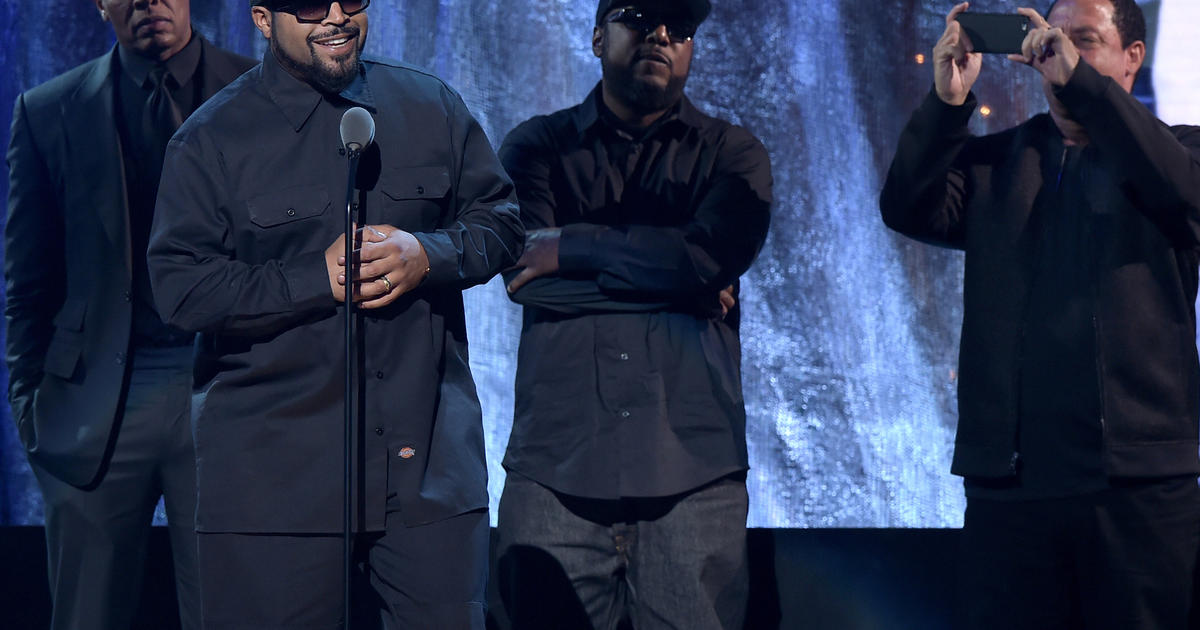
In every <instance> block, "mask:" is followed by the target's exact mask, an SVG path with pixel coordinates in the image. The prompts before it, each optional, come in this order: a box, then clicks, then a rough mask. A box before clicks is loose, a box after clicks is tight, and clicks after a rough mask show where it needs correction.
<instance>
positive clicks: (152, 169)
mask: <svg viewBox="0 0 1200 630" xmlns="http://www.w3.org/2000/svg"><path fill="white" fill-rule="evenodd" d="M200 40H201V37H200V35H199V34H198V33H197V34H195V35H194V36H193V37H192V39H191V41H189V42H188V43H187V45H186V46H184V47H183V49H182V50H180V51H179V52H177V53H175V54H174V55H172V56H171V58H170V59H167V60H166V61H165V62H156V61H153V60H151V59H147V58H146V57H143V56H142V55H139V54H136V53H134V52H133V51H131V50H129V49H128V48H126V47H124V46H118V47H117V57H118V62H119V63H120V65H121V72H120V75H119V76H120V78H119V80H118V81H117V82H116V87H117V90H116V92H117V104H118V109H117V111H118V112H119V116H118V118H117V132H118V133H119V134H120V136H121V159H122V161H123V162H124V163H125V190H126V191H127V192H128V199H129V246H130V251H131V252H133V254H132V256H131V258H130V262H131V263H132V264H131V266H132V273H133V290H132V292H131V295H130V301H132V302H133V332H132V336H133V345H135V346H147V345H149V346H179V345H191V343H192V338H193V335H192V334H190V333H186V334H185V333H184V332H183V331H180V330H177V329H174V328H172V327H170V326H167V325H166V324H164V323H163V322H162V319H161V318H160V317H159V316H158V311H157V309H155V308H154V297H153V295H151V293H150V275H149V273H148V272H147V271H146V256H145V252H146V243H147V241H148V240H149V238H150V224H151V223H152V222H153V221H154V199H155V197H157V195H158V178H159V175H160V170H161V167H162V159H163V156H162V151H163V149H164V148H165V147H164V146H163V145H162V141H161V140H156V139H151V138H146V137H145V135H146V134H145V133H144V131H143V129H142V119H143V117H144V116H145V110H146V101H147V99H148V98H149V97H150V94H151V93H152V92H154V88H155V86H154V81H153V79H152V78H151V72H152V71H153V70H154V69H155V68H156V67H158V66H164V67H165V70H166V72H167V73H168V74H170V75H171V77H172V79H173V81H174V83H171V84H169V85H170V86H171V87H170V88H169V89H170V92H171V99H172V100H174V101H175V104H176V105H177V106H178V107H179V113H180V114H181V115H182V116H183V117H184V118H187V117H188V116H189V115H190V114H191V113H192V111H193V110H195V109H196V107H198V106H199V105H200V103H201V102H202V101H203V100H204V99H203V98H201V95H200V83H201V81H200V75H201V74H202V72H201V71H200V63H201V57H202V54H201V48H202V47H201V45H200ZM170 131H174V129H171V130H170Z"/></svg>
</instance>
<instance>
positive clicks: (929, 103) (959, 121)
mask: <svg viewBox="0 0 1200 630" xmlns="http://www.w3.org/2000/svg"><path fill="white" fill-rule="evenodd" d="M976 104H978V101H977V100H976V98H975V92H973V91H972V92H970V93H969V94H967V100H966V101H963V104H962V105H951V104H949V103H947V102H946V101H943V100H942V98H941V97H940V96H938V95H937V90H936V89H935V88H933V87H930V88H929V94H927V95H926V96H925V102H924V103H922V104H921V107H920V109H919V110H918V111H919V112H921V114H922V115H923V117H924V118H925V119H926V120H928V121H930V122H931V123H932V124H933V126H935V127H937V128H941V129H959V128H961V127H965V126H966V125H967V123H968V122H970V120H971V114H974V113H975V106H976Z"/></svg>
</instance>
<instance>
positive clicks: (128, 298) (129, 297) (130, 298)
mask: <svg viewBox="0 0 1200 630" xmlns="http://www.w3.org/2000/svg"><path fill="white" fill-rule="evenodd" d="M123 297H124V298H125V301H126V302H132V301H133V294H132V293H130V292H129V291H126V292H125V293H124V294H123Z"/></svg>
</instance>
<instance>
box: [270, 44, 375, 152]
mask: <svg viewBox="0 0 1200 630" xmlns="http://www.w3.org/2000/svg"><path fill="white" fill-rule="evenodd" d="M261 73H262V74H261V77H262V83H263V85H264V86H265V87H266V90H267V94H269V95H270V97H271V101H272V102H274V103H275V106H276V107H278V108H279V111H281V112H282V113H283V116H284V117H285V118H287V120H288V122H289V123H291V125H292V129H293V130H295V131H300V129H302V128H303V127H304V124H305V123H306V122H308V119H309V118H310V117H311V116H312V113H313V112H315V111H316V110H317V106H318V105H320V104H321V100H322V99H323V98H324V96H323V95H322V94H321V93H320V92H318V91H317V90H316V89H314V88H313V87H312V86H311V85H309V84H307V83H305V82H304V81H301V80H300V79H297V78H296V77H294V76H292V74H291V73H290V72H288V71H287V70H286V69H284V67H283V66H281V65H280V64H279V60H278V59H276V58H275V55H274V54H273V53H272V52H271V50H270V48H268V49H267V52H266V53H265V54H264V55H263V62H262V70H261ZM330 100H331V101H339V100H342V101H348V102H350V103H353V104H355V105H361V106H362V107H365V108H367V109H368V110H370V111H372V112H375V111H376V108H375V97H374V96H372V95H371V89H370V87H369V86H368V85H367V75H366V68H365V66H364V65H363V64H362V62H359V64H358V74H357V75H355V77H354V80H353V81H352V82H351V83H350V85H349V86H347V87H346V89H344V90H342V91H341V93H339V94H337V95H336V96H334V97H331V99H330Z"/></svg>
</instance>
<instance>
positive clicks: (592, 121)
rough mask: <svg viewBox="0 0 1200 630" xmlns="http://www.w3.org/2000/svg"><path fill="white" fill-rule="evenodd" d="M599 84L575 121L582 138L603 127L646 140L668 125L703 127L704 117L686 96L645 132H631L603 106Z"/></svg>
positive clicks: (590, 94) (586, 100) (585, 101)
mask: <svg viewBox="0 0 1200 630" xmlns="http://www.w3.org/2000/svg"><path fill="white" fill-rule="evenodd" d="M601 86H602V84H601V83H597V84H596V87H594V88H592V91H591V93H589V94H588V96H587V98H586V99H584V101H583V104H582V106H581V107H580V108H579V110H578V111H579V113H578V118H577V119H576V121H577V124H578V127H579V135H580V136H583V135H584V134H586V133H588V132H589V131H590V130H592V129H593V128H597V127H599V126H600V125H601V124H603V125H604V126H606V127H608V128H610V129H612V130H614V131H616V132H618V133H620V134H622V135H625V136H630V137H639V136H640V137H641V138H646V137H649V136H651V135H654V134H655V133H658V131H659V130H660V129H663V128H665V127H667V126H668V125H674V124H682V125H685V126H687V127H693V128H696V129H699V128H700V127H702V126H703V125H704V116H703V115H702V114H701V113H700V111H699V110H697V109H696V107H695V106H694V105H692V102H691V101H690V100H688V97H687V95H683V96H682V97H680V99H679V102H678V103H676V104H675V106H674V107H672V108H671V109H670V110H668V111H667V113H666V114H663V116H662V118H659V119H658V120H656V121H654V123H653V124H651V125H650V126H649V127H647V128H646V129H645V130H639V131H638V132H631V130H630V129H629V127H627V126H626V125H623V124H621V122H620V120H618V119H617V118H616V116H615V115H614V114H613V113H612V112H611V111H610V110H609V109H608V107H607V106H606V105H605V104H604V98H603V96H602V94H601Z"/></svg>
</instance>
